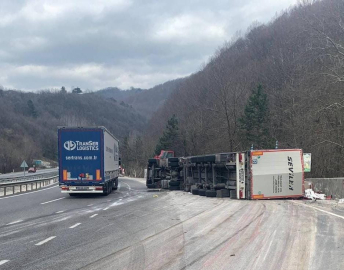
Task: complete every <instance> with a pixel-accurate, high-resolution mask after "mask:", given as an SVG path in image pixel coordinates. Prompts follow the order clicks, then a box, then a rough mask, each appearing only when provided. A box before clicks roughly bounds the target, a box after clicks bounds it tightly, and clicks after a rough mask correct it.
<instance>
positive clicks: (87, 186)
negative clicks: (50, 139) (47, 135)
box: [58, 127, 120, 196]
mask: <svg viewBox="0 0 344 270" xmlns="http://www.w3.org/2000/svg"><path fill="white" fill-rule="evenodd" d="M58 152H59V186H60V187H61V192H62V193H69V195H70V196H73V195H75V194H82V193H102V194H104V195H108V194H110V193H111V192H112V190H116V189H117V187H118V176H119V173H120V167H119V166H120V160H119V147H118V140H117V139H116V138H115V137H114V136H113V135H112V134H111V133H110V132H109V131H108V130H107V129H106V128H105V127H59V128H58Z"/></svg>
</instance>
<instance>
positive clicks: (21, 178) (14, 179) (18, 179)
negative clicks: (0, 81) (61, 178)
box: [0, 171, 58, 184]
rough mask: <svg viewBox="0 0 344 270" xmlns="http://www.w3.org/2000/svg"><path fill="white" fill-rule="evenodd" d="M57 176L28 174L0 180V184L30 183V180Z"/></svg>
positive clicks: (52, 173)
mask: <svg viewBox="0 0 344 270" xmlns="http://www.w3.org/2000/svg"><path fill="white" fill-rule="evenodd" d="M56 175H58V172H57V171H56V172H49V173H41V174H28V175H26V176H25V177H24V176H16V177H8V178H0V184H1V183H8V182H22V181H31V180H38V179H43V178H48V177H52V176H56Z"/></svg>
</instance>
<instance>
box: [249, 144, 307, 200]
mask: <svg viewBox="0 0 344 270" xmlns="http://www.w3.org/2000/svg"><path fill="white" fill-rule="evenodd" d="M250 163H251V164H250V166H251V173H250V176H251V177H250V181H251V199H274V198H296V197H302V196H303V181H304V176H303V159H302V150H301V149H290V150H289V149H287V150H262V151H259V150H255V151H251V155H250Z"/></svg>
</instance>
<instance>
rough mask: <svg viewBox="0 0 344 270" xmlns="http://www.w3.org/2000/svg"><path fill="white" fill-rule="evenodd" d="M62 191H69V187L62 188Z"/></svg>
mask: <svg viewBox="0 0 344 270" xmlns="http://www.w3.org/2000/svg"><path fill="white" fill-rule="evenodd" d="M61 189H62V190H69V187H61Z"/></svg>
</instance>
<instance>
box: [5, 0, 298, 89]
mask: <svg viewBox="0 0 344 270" xmlns="http://www.w3.org/2000/svg"><path fill="white" fill-rule="evenodd" d="M1 2H2V3H1V4H0V9H1V12H0V15H3V14H7V15H4V16H3V18H0V36H1V40H2V42H1V45H0V63H1V64H0V72H1V75H0V84H2V85H4V86H5V87H15V88H18V89H23V90H34V89H44V88H47V87H54V86H61V85H66V86H68V84H69V85H74V86H75V85H78V86H80V87H84V88H88V89H94V90H95V89H97V88H101V87H107V86H119V87H124V88H126V87H129V86H135V87H152V86H154V85H155V84H158V83H162V82H164V81H165V80H168V79H175V76H186V75H189V74H190V73H192V72H195V71H197V70H198V69H199V67H200V65H201V64H202V62H203V61H204V59H206V58H207V57H209V56H210V55H212V54H213V53H214V52H215V50H216V49H217V48H218V47H219V46H221V45H222V44H223V43H224V42H225V41H226V40H230V39H231V37H232V36H233V34H234V33H235V32H236V31H238V30H243V31H245V28H246V27H247V26H249V25H250V24H251V23H252V22H253V21H255V20H256V19H257V18H259V19H260V20H262V14H261V13H262V10H263V11H264V17H263V20H265V21H268V20H269V19H270V18H271V17H272V16H273V15H274V14H275V12H277V11H279V10H280V9H282V8H286V7H288V6H289V5H290V4H293V3H294V2H295V1H294V0H281V1H277V2H280V4H276V1H272V0H271V1H270V0H269V1H268V0H242V1H236V0H235V1H224V0H213V1H208V0H207V1H206V0H202V1H195V0H192V1H181V0H175V1H173V2H172V1H139V0H137V1H125V0H108V1H105V0H103V1H97V2H96V3H97V4H95V2H94V1H91V0H83V1H81V0H79V1H71V2H72V3H73V4H66V3H68V2H67V1H62V0H55V1H53V0H45V1H41V0H32V1H15V0H3V1H1ZM271 5H272V8H271V7H270V6H271ZM255 10H257V12H259V13H257V12H255ZM84 70H89V74H87V76H86V75H85V74H84V73H83V72H84ZM110 84H111V85H110Z"/></svg>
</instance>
